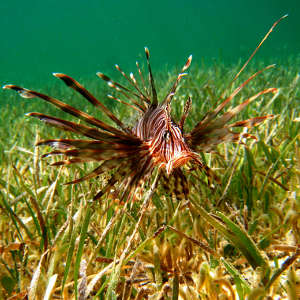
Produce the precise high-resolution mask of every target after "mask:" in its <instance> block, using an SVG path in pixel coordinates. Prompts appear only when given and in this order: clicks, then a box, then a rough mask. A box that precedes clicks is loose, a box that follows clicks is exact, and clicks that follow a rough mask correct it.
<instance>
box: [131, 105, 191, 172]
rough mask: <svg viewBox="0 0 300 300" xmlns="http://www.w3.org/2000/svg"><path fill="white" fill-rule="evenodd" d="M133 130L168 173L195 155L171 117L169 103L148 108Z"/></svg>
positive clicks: (160, 166) (180, 128)
mask: <svg viewBox="0 0 300 300" xmlns="http://www.w3.org/2000/svg"><path fill="white" fill-rule="evenodd" d="M181 125H183V124H181ZM133 131H134V133H135V134H136V135H137V137H139V138H140V139H142V140H143V141H145V143H147V144H148V146H149V152H150V153H151V156H152V158H153V161H154V163H155V165H157V166H159V168H165V170H166V173H167V174H168V175H170V174H171V173H172V171H173V169H175V168H178V167H181V166H182V165H184V164H185V163H187V162H188V161H189V160H190V159H192V158H193V157H194V156H195V155H197V154H196V153H193V152H192V151H191V150H190V149H189V146H188V145H187V143H186V141H185V138H184V134H183V131H182V126H181V127H180V126H179V125H178V124H176V123H175V122H174V121H173V120H172V119H171V115H170V105H169V103H167V104H163V105H158V106H157V107H153V108H150V109H149V110H148V111H147V113H146V114H145V115H144V116H143V117H142V118H141V119H140V120H139V121H138V122H137V124H136V126H135V127H134V128H133Z"/></svg>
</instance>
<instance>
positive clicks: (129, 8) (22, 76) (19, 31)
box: [0, 0, 300, 84]
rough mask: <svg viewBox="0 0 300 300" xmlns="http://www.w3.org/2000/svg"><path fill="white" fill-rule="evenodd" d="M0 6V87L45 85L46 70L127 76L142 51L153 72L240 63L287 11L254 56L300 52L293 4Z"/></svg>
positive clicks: (299, 4)
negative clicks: (118, 70)
mask: <svg viewBox="0 0 300 300" xmlns="http://www.w3.org/2000/svg"><path fill="white" fill-rule="evenodd" d="M0 2H1V3H0V14H1V18H0V30H1V47H0V82H1V84H5V83H17V84H22V83H26V82H28V81H30V82H36V83H41V82H47V81H48V80H53V79H52V76H51V73H52V72H64V73H67V74H70V75H72V76H75V77H76V76H77V77H78V76H81V77H82V76H83V77H84V76H90V77H92V76H95V72H96V71H107V70H109V72H110V70H112V68H113V66H114V64H115V63H118V64H120V65H121V66H122V67H124V69H126V71H132V70H135V61H136V59H139V60H142V59H141V57H140V56H142V55H143V47H144V46H148V47H149V49H150V51H151V60H152V64H153V67H154V68H155V69H160V68H165V66H166V65H168V66H177V65H179V64H180V65H181V64H182V63H183V61H184V60H185V59H186V57H187V56H188V55H189V54H193V55H194V61H196V63H199V64H200V63H201V62H204V63H206V64H210V63H211V62H212V61H214V59H218V60H219V61H222V62H224V63H227V62H238V60H239V59H245V58H247V56H248V55H249V54H250V53H251V51H253V49H254V48H255V46H256V45H257V44H258V42H259V41H260V39H261V38H262V37H263V36H264V34H265V33H266V32H267V31H268V29H269V28H270V26H271V25H272V24H273V23H274V22H275V21H276V20H277V19H278V18H279V17H281V16H282V15H284V14H287V13H288V14H289V17H288V18H287V19H285V20H284V21H283V22H281V24H280V25H279V26H278V27H277V28H276V29H275V30H274V32H273V33H272V34H271V36H270V38H269V39H268V40H267V42H266V43H265V44H264V46H263V48H262V49H261V50H260V51H259V53H258V54H257V57H259V58H260V59H266V60H269V59H270V58H272V59H273V58H274V60H273V61H274V62H275V63H276V60H277V58H286V57H290V56H297V55H298V54H299V53H300V34H299V32H300V1H299V0H294V1H292V0H285V1H282V0H274V1H271V0H269V1H266V0H261V1H257V0H254V1H253V0H251V1H224V0H223V1H221V0H215V1H196V0H194V1H183V0H182V1H178V0H173V1H169V0H167V1H163V0H161V1H158V0H154V1H141V0H132V1H118V0H115V1H100V0H87V1H83V0H81V1H80V0H75V1H69V0H67V1H62V0H61V1H57V0H44V1H40V0H39V1H37V0H35V1H34V0H29V1H24V0H11V1H4V0H2V1H0ZM143 56H144V55H143ZM112 72H113V71H111V73H112ZM117 76H118V75H117ZM117 78H118V77H117Z"/></svg>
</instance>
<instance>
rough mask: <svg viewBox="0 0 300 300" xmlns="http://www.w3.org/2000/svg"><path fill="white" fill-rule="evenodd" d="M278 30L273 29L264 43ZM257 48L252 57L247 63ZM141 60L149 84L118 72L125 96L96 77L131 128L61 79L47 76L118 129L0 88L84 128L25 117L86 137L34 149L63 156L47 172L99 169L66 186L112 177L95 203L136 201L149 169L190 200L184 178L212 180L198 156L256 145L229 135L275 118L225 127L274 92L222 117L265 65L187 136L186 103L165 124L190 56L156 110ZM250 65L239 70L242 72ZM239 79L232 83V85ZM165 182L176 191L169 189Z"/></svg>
mask: <svg viewBox="0 0 300 300" xmlns="http://www.w3.org/2000/svg"><path fill="white" fill-rule="evenodd" d="M279 21H280V20H279ZM279 21H277V23H278V22H279ZM277 23H275V24H274V25H273V26H272V28H271V29H270V31H269V32H268V33H267V35H266V36H265V37H264V39H263V41H264V40H265V39H266V37H267V36H268V35H269V33H270V32H271V31H272V29H273V28H274V27H275V26H276V24H277ZM263 41H262V42H263ZM262 42H261V43H260V45H259V46H258V47H257V48H256V50H255V51H254V52H253V55H254V54H255V52H256V51H257V49H258V48H259V47H260V46H261V44H262ZM145 53H146V60H147V66H148V78H147V80H145V79H144V76H143V73H142V71H141V69H140V67H139V64H138V63H136V65H137V71H138V77H139V78H138V80H137V79H136V77H135V76H134V75H133V73H131V74H130V75H129V76H127V75H126V74H125V73H124V72H123V71H122V70H121V68H120V67H119V66H118V65H116V68H117V70H118V71H119V72H120V73H121V74H122V76H123V77H124V78H125V79H126V80H127V82H128V83H129V85H130V87H131V88H128V87H126V86H124V85H122V84H120V83H117V82H115V81H113V80H112V79H110V78H109V77H108V76H106V75H104V74H103V73H97V75H98V76H99V77H100V78H101V79H103V80H104V81H106V82H107V84H108V85H109V86H110V87H111V88H113V89H114V90H115V91H116V92H117V93H118V94H120V95H121V96H120V97H118V96H115V95H108V97H109V98H110V99H112V100H116V101H118V102H120V103H122V104H124V105H127V106H128V107H130V108H132V109H134V110H136V111H138V112H139V114H140V118H139V120H138V121H137V123H136V124H135V126H133V127H132V128H130V127H127V126H126V125H125V124H124V123H123V122H122V121H121V120H120V119H119V118H117V117H116V116H115V115H114V114H113V113H112V112H111V111H110V110H109V109H108V108H107V107H106V106H105V105H104V104H102V103H101V102H100V101H99V100H98V99H96V97H95V96H93V95H92V94H91V93H90V92H89V91H88V90H86V89H85V88H84V87H83V86H82V85H81V84H79V83H78V82H77V81H76V80H74V79H73V78H71V77H70V76H67V75H65V74H61V73H54V74H53V75H54V76H55V77H57V78H59V79H61V80H62V81H63V82H64V83H65V84H66V85H67V86H69V87H70V88H72V89H73V90H75V91H76V92H78V93H79V94H81V95H82V96H83V97H84V98H85V99H86V100H87V101H89V102H90V103H91V104H92V105H93V106H94V107H95V108H96V109H99V110H100V111H102V112H103V113H104V114H105V115H106V116H108V117H109V118H110V119H111V121H112V122H113V123H114V124H115V125H116V126H112V125H110V124H108V123H106V122H103V121H101V120H99V119H96V118H95V117H93V116H91V115H89V114H87V113H85V112H83V111H80V110H78V109H76V108H74V107H72V106H70V105H68V104H66V103H64V102H62V101H60V100H58V99H55V98H53V97H50V96H47V95H45V94H42V93H40V92H36V91H33V90H28V89H25V88H22V87H19V86H16V85H5V86H4V87H3V88H5V89H12V90H15V91H17V92H18V93H19V94H20V95H21V96H22V97H24V98H35V97H37V98H41V99H43V100H44V101H47V102H49V103H51V104H52V105H54V106H56V107H58V108H59V109H61V110H63V111H64V112H66V113H68V114H71V115H72V116H74V117H76V118H78V119H81V120H83V121H84V122H85V123H86V124H82V123H76V122H71V121H66V120H63V119H59V118H56V117H53V116H49V115H45V114H42V113H36V112H34V113H30V114H29V116H32V117H35V118H38V119H40V120H42V121H44V122H45V123H47V124H49V125H51V126H54V127H57V128H59V129H61V130H64V131H69V132H72V133H75V134H77V135H80V136H83V137H84V139H49V140H42V141H39V142H38V143H37V145H50V146H52V147H53V148H55V149H54V150H53V151H51V152H49V153H47V154H45V155H43V157H46V156H52V155H62V156H63V160H61V161H56V162H54V163H52V165H53V166H61V165H68V164H73V163H85V162H89V161H97V162H99V166H98V167H97V168H96V169H94V170H93V171H92V172H90V173H89V174H87V175H85V176H83V177H82V178H78V179H75V180H74V181H72V182H69V183H79V182H82V181H84V180H89V179H91V178H94V177H97V176H99V175H101V174H104V173H107V171H112V170H114V172H112V176H111V177H110V179H109V180H108V182H107V184H106V185H105V186H104V187H103V188H102V190H101V191H100V192H99V193H98V194H97V195H96V196H95V197H94V198H95V199H97V198H100V197H101V196H102V195H104V194H107V193H109V192H110V191H111V189H112V188H114V189H115V193H114V195H116V196H117V197H118V198H119V199H120V201H127V200H130V199H132V198H134V196H135V194H136V192H137V190H138V189H140V188H142V187H143V186H144V184H145V183H147V182H148V181H149V179H150V178H151V176H152V174H153V171H154V170H155V169H158V170H159V172H160V174H161V176H160V180H161V182H162V183H165V182H164V181H166V183H167V184H163V186H164V187H166V186H167V189H169V190H168V192H170V193H173V194H175V196H176V197H177V198H179V199H180V198H184V197H188V193H189V184H188V182H189V172H193V170H195V169H197V168H198V169H201V170H202V171H204V172H205V173H206V175H207V176H208V177H214V175H213V173H212V172H211V170H210V169H209V168H208V167H207V166H206V165H205V164H203V162H202V161H201V159H200V155H199V154H200V153H201V152H211V151H212V150H214V149H215V148H216V146H217V145H218V144H220V143H223V142H238V141H240V139H241V138H250V139H255V136H253V135H250V134H248V133H240V132H235V131H234V130H233V129H234V128H236V127H248V128H250V127H253V126H256V125H258V124H260V123H261V122H263V121H264V120H266V119H270V118H272V117H273V115H266V116H258V117H254V118H251V119H248V120H244V121H238V122H235V123H231V124H228V123H229V122H230V121H231V120H232V118H233V117H234V116H235V115H237V114H238V113H239V112H240V111H241V110H242V109H244V108H245V107H246V106H247V105H248V104H250V103H251V102H252V101H254V100H255V99H256V98H258V97H259V96H261V95H264V94H268V93H276V92H277V89H276V88H268V89H265V90H263V91H260V92H258V93H257V94H255V95H253V96H251V97H249V98H248V99H246V100H244V102H242V103H241V104H239V105H238V106H236V107H234V108H232V109H230V110H228V111H226V112H224V113H223V114H222V111H223V109H224V107H225V106H226V105H227V104H228V103H229V102H230V101H231V100H232V99H233V98H234V97H235V96H236V95H237V94H238V93H239V92H240V91H241V90H242V89H243V88H244V87H245V86H246V85H247V84H248V83H249V82H250V81H251V80H253V79H254V78H255V77H256V76H257V75H259V74H260V73H262V72H263V71H265V70H267V69H269V68H271V67H273V65H271V66H268V67H266V68H265V69H262V70H260V71H258V72H257V73H255V74H253V75H252V76H251V77H250V78H249V79H247V80H246V81H245V82H243V83H242V84H240V86H238V87H237V88H236V89H235V90H234V91H233V92H232V93H231V95H229V96H228V97H227V98H226V99H225V100H224V99H223V101H222V102H221V103H220V104H219V105H218V106H217V107H216V108H215V109H213V110H211V111H210V112H208V113H207V114H206V115H205V116H204V117H202V119H201V121H200V122H199V123H197V124H196V125H195V126H194V128H193V129H192V130H191V131H190V132H185V130H184V123H185V120H186V118H187V116H188V112H189V110H190V108H191V99H190V98H188V99H187V101H186V104H185V107H184V110H183V113H182V116H181V119H180V120H179V121H178V122H175V121H174V120H173V119H172V117H171V102H172V99H173V98H174V96H175V94H176V91H177V87H178V83H179V82H180V80H181V79H182V77H184V75H186V73H185V71H186V70H187V69H188V68H189V66H190V64H191V61H192V56H190V57H189V58H188V59H187V61H186V63H185V65H184V66H183V68H182V70H181V72H180V73H179V75H178V76H177V78H176V80H175V82H174V84H173V85H172V87H171V88H170V91H169V92H168V94H167V95H166V97H165V98H164V99H163V100H162V101H160V102H159V101H158V97H157V92H156V88H155V83H154V78H153V75H152V70H151V66H150V62H149V57H150V54H149V50H148V49H147V48H145ZM253 55H252V56H253ZM252 56H251V57H250V59H251V58H252ZM250 59H249V60H248V61H247V62H246V64H245V65H244V66H243V67H242V69H241V71H242V70H243V69H244V68H245V66H246V65H247V63H248V62H249V61H250ZM241 71H240V72H239V73H238V74H237V76H236V77H235V78H234V79H233V81H235V80H236V78H237V77H238V76H239V74H240V73H241ZM188 163H191V164H194V165H193V168H191V169H190V170H189V169H188V168H182V166H184V165H186V164H188ZM164 174H165V175H168V176H165V175H164ZM171 182H173V183H174V185H173V186H172V184H171Z"/></svg>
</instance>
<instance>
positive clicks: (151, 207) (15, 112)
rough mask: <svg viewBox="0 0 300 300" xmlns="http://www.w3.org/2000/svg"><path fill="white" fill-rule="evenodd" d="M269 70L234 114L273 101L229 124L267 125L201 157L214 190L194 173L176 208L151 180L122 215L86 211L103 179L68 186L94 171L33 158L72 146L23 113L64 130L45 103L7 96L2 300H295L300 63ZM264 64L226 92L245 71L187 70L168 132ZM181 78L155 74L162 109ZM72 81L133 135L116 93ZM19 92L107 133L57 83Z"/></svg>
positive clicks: (299, 262) (299, 238) (104, 204)
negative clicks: (58, 105)
mask: <svg viewBox="0 0 300 300" xmlns="http://www.w3.org/2000/svg"><path fill="white" fill-rule="evenodd" d="M276 63H277V66H276V67H275V68H272V69H269V70H266V71H265V72H263V73H262V74H260V75H259V76H257V77H256V78H255V79H254V80H252V81H251V82H250V83H249V84H248V85H247V86H246V87H245V88H244V89H243V90H242V91H241V93H240V94H238V96H236V97H235V98H234V99H233V101H232V103H230V104H229V106H235V105H237V104H238V103H241V102H242V101H243V100H245V99H247V98H248V97H250V96H252V95H254V94H256V93H257V92H259V91H261V90H263V89H266V88H269V87H275V88H278V93H276V94H274V95H269V94H268V95H262V96H261V97H259V98H258V99H257V100H256V101H254V102H253V103H251V104H250V105H249V106H247V107H246V108H245V109H244V110H243V111H242V112H241V113H240V114H239V115H238V117H237V118H235V119H234V120H233V121H232V122H234V121H238V120H245V119H248V118H251V117H256V116H260V115H266V114H274V115H275V118H273V119H271V120H267V121H265V122H264V123H263V124H260V125H259V126H257V127H254V128H252V129H251V130H250V131H249V132H250V133H251V134H254V135H255V136H256V137H257V140H248V141H247V142H245V143H243V140H241V141H240V143H236V144H233V143H229V144H221V145H220V146H219V147H218V149H217V150H218V151H216V153H213V154H205V153H203V154H202V155H201V156H202V160H203V161H204V162H205V163H206V164H207V165H208V166H209V167H210V168H211V169H212V170H213V171H214V172H215V173H216V174H217V175H218V177H219V178H220V183H217V182H208V180H207V178H206V176H205V174H204V173H203V172H201V171H199V172H197V175H193V176H192V175H191V176H190V178H189V184H190V188H191V193H190V196H189V198H188V199H183V200H181V201H178V200H177V199H176V198H175V197H174V196H173V195H172V194H167V193H166V192H165V190H164V188H163V187H162V186H161V185H158V186H157V187H156V188H153V186H152V185H153V182H154V180H155V174H154V176H153V178H152V179H151V181H150V183H149V184H148V185H147V186H146V188H145V189H144V191H142V192H141V193H140V194H139V195H138V197H137V199H138V200H136V201H134V202H130V203H127V204H126V205H124V203H120V202H119V201H118V199H116V198H115V197H114V194H113V193H111V194H109V195H108V196H103V197H102V198H101V199H100V200H97V201H94V200H93V196H94V195H95V194H96V193H97V191H99V190H100V189H101V187H102V186H104V184H105V182H106V181H107V179H108V178H109V177H110V176H111V174H110V173H108V174H105V175H104V176H100V177H97V178H95V179H91V180H90V181H87V182H83V183H79V184H76V185H65V183H66V182H69V181H72V180H74V179H75V178H79V177H81V176H83V175H84V174H86V173H87V172H88V171H89V170H92V169H94V168H95V167H96V165H97V164H96V163H86V164H80V165H70V166H65V167H51V166H50V164H51V163H52V162H54V161H56V160H57V158H55V157H50V158H41V156H42V155H43V154H44V153H46V152H49V150H50V147H47V146H43V147H35V146H34V144H35V143H36V142H37V141H38V140H40V139H50V138H72V134H71V133H69V132H63V131H59V130H58V129H56V128H52V127H49V126H48V125H46V124H44V123H43V122H40V121H38V120H36V119H33V118H29V117H26V116H24V114H25V113H28V112H33V111H35V112H42V113H46V114H50V115H53V116H57V117H60V118H64V119H68V120H71V119H72V118H70V117H69V116H67V115H66V114H64V113H63V112H62V111H60V110H57V109H55V108H54V107H52V106H51V105H49V104H47V103H44V102H43V101H42V100H40V99H22V98H21V97H19V96H18V95H16V94H15V93H13V92H9V91H1V92H0V109H1V120H0V122H1V124H0V162H1V164H0V299H27V298H26V297H28V299H172V300H173V299H220V300H221V299H249V300H250V299H298V298H297V297H300V248H299V245H300V192H299V190H300V189H299V187H300V150H299V142H300V141H299V129H300V123H299V121H300V119H299V118H300V115H299V107H300V105H299V102H300V101H299V100H300V92H299V84H300V80H299V74H298V72H299V68H300V58H299V57H291V58H290V59H286V60H284V61H282V62H276ZM264 66H266V63H265V61H264V62H263V63H262V62H260V61H257V60H255V61H252V62H251V64H250V65H249V66H248V67H247V69H246V70H245V71H244V72H243V73H242V74H241V76H240V77H239V78H238V79H237V80H236V81H235V82H234V83H233V85H230V83H231V81H232V79H233V78H234V76H235V75H236V74H237V72H238V71H239V69H240V68H241V64H238V65H230V66H229V65H224V63H221V62H219V61H216V62H215V64H214V65H211V66H206V65H205V64H204V63H203V64H201V65H200V64H199V65H197V64H196V63H195V64H193V65H192V67H191V70H190V71H189V74H188V76H186V77H185V79H184V80H182V82H181V83H180V89H179V91H178V93H177V94H176V96H175V99H174V101H173V103H172V114H173V117H174V120H178V116H179V115H180V114H181V112H182V110H183V107H184V102H185V101H186V99H187V97H188V96H191V97H192V109H191V112H190V114H189V116H188V119H187V121H186V125H185V126H186V129H189V128H191V127H192V125H195V124H196V123H197V122H198V121H200V120H201V118H202V117H203V116H204V115H205V113H206V112H208V111H209V110H210V109H213V108H215V107H216V106H217V105H218V104H219V103H220V102H221V99H220V97H221V95H222V94H223V93H224V92H225V94H224V97H226V96H228V95H230V93H231V92H232V91H233V90H234V88H236V87H237V86H238V85H239V84H241V83H242V82H243V81H244V80H246V79H247V78H249V77H250V76H251V75H252V74H253V73H255V72H256V71H257V70H260V69H262V68H263V67H264ZM178 71H179V68H171V69H170V68H166V67H165V70H164V69H163V70H160V71H159V72H154V73H155V74H154V76H155V82H156V86H157V90H158V91H159V95H161V97H162V96H163V95H166V93H167V91H168V90H169V89H170V87H171V85H172V83H173V82H174V80H175V79H176V75H177V73H178ZM112 77H113V76H112ZM113 78H114V79H116V80H119V79H120V78H119V76H118V75H115V76H114V77H113ZM76 79H77V80H78V81H79V82H80V83H82V84H83V85H84V86H85V87H86V88H87V89H88V90H90V91H91V92H92V93H93V94H94V95H95V96H96V97H97V98H98V99H99V100H100V101H102V102H103V103H105V104H106V105H107V106H108V107H109V108H110V109H111V110H112V111H113V112H114V114H116V115H117V116H118V117H120V119H121V120H122V121H123V122H125V123H126V124H128V125H130V126H133V125H134V124H135V122H136V120H137V119H138V114H137V113H136V112H135V111H133V110H131V109H130V108H129V107H127V106H124V105H122V104H119V103H116V102H112V101H113V100H110V99H107V97H106V94H108V93H113V91H111V90H110V89H109V87H107V85H105V84H104V83H102V82H101V81H100V80H99V79H97V78H96V77H93V76H92V75H91V77H90V78H81V79H80V78H76ZM121 82H122V80H121ZM8 83H10V82H8ZM13 83H15V84H19V85H22V84H23V83H22V82H13ZM3 84H6V83H3ZM25 87H26V88H32V89H34V90H37V91H41V92H43V93H45V94H49V95H51V96H53V97H56V98H58V99H61V100H62V101H64V102H66V103H68V104H71V105H73V106H75V107H77V108H80V109H82V110H83V111H85V112H88V113H90V114H92V115H94V116H95V117H98V118H102V119H104V120H105V121H107V122H110V121H109V120H107V118H106V117H105V116H104V115H101V113H100V112H97V111H94V109H93V107H92V106H91V105H90V104H89V103H88V102H87V101H85V100H84V99H83V98H81V97H80V95H78V94H76V93H74V91H72V90H71V89H68V88H67V87H66V86H65V85H64V84H62V83H61V82H60V81H58V80H57V79H55V78H54V77H53V78H50V80H49V83H47V84H45V86H37V85H34V84H31V85H30V86H27V85H25ZM161 97H160V98H159V99H161ZM73 121H74V119H73ZM74 137H75V136H74ZM268 297H269V298H268Z"/></svg>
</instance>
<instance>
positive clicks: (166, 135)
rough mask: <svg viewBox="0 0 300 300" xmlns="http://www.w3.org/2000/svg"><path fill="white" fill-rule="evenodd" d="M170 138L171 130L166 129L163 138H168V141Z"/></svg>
mask: <svg viewBox="0 0 300 300" xmlns="http://www.w3.org/2000/svg"><path fill="white" fill-rule="evenodd" d="M169 138H170V132H169V131H168V130H166V131H165V132H164V135H163V139H164V140H166V141H168V140H169Z"/></svg>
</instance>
